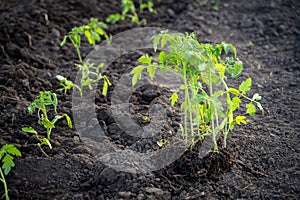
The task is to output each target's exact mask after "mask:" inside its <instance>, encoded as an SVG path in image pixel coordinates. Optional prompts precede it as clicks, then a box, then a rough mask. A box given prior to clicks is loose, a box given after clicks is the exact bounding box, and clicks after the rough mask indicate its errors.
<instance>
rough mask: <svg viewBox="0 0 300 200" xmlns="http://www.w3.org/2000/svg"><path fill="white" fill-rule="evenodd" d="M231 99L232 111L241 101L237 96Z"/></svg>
mask: <svg viewBox="0 0 300 200" xmlns="http://www.w3.org/2000/svg"><path fill="white" fill-rule="evenodd" d="M231 101H232V103H233V107H232V111H235V110H236V109H237V108H239V107H240V103H241V102H242V101H241V99H240V98H238V97H233V98H232V100H231Z"/></svg>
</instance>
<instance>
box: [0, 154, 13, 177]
mask: <svg viewBox="0 0 300 200" xmlns="http://www.w3.org/2000/svg"><path fill="white" fill-rule="evenodd" d="M13 160H14V157H12V156H11V155H9V154H6V156H5V157H4V158H3V160H2V162H3V165H2V169H4V174H5V175H7V174H8V173H9V172H10V170H11V168H12V167H14V166H15V163H14V161H13Z"/></svg>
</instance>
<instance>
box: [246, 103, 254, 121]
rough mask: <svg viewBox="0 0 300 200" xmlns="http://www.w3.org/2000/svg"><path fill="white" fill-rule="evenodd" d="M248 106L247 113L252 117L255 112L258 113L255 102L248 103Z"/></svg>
mask: <svg viewBox="0 0 300 200" xmlns="http://www.w3.org/2000/svg"><path fill="white" fill-rule="evenodd" d="M246 108H247V111H246V113H247V114H249V115H250V116H251V117H253V116H254V114H255V113H256V107H255V106H254V105H253V103H252V102H250V103H249V104H247V105H246Z"/></svg>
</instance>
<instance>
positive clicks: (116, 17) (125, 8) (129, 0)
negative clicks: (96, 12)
mask: <svg viewBox="0 0 300 200" xmlns="http://www.w3.org/2000/svg"><path fill="white" fill-rule="evenodd" d="M153 5H154V4H153V2H152V1H151V0H149V1H147V2H143V1H142V0H139V10H140V13H142V12H143V11H144V10H146V9H147V10H148V11H149V12H151V13H154V14H156V11H155V10H154V9H153ZM121 7H122V12H121V13H116V14H111V15H109V16H108V17H107V18H106V22H108V23H112V24H115V23H117V22H119V21H124V20H125V19H126V18H129V19H131V22H133V23H136V24H146V23H147V21H146V19H142V20H140V18H139V16H138V13H137V11H136V7H135V5H134V1H133V0H121Z"/></svg>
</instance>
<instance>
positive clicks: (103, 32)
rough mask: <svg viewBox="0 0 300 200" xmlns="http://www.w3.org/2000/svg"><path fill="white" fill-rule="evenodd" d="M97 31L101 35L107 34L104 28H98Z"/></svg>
mask: <svg viewBox="0 0 300 200" xmlns="http://www.w3.org/2000/svg"><path fill="white" fill-rule="evenodd" d="M95 32H96V33H98V34H99V35H105V31H104V30H103V29H102V28H99V27H98V28H96V29H95Z"/></svg>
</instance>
